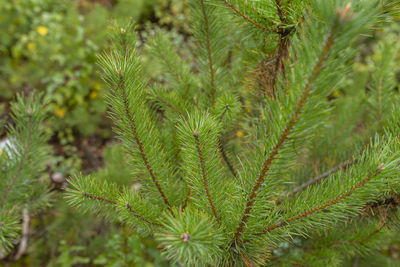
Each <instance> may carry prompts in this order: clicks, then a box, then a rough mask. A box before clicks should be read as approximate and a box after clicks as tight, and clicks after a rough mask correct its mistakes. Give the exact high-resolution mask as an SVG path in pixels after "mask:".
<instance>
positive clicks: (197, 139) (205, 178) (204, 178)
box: [193, 129, 221, 224]
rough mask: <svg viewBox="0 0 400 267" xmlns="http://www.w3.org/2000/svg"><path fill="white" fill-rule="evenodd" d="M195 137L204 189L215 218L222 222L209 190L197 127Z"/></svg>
mask: <svg viewBox="0 0 400 267" xmlns="http://www.w3.org/2000/svg"><path fill="white" fill-rule="evenodd" d="M193 137H194V140H195V142H196V149H197V153H198V155H199V161H200V167H201V172H202V176H203V182H204V189H205V190H206V194H207V198H208V201H209V203H210V206H211V209H212V211H213V213H214V216H215V219H217V222H218V223H219V224H220V223H221V221H220V219H219V217H218V215H217V211H216V209H215V206H214V202H213V200H212V198H211V195H210V192H209V189H208V181H207V176H206V169H205V166H204V165H205V164H204V158H203V153H202V152H201V149H200V141H199V133H198V132H197V130H196V129H195V131H194V133H193Z"/></svg>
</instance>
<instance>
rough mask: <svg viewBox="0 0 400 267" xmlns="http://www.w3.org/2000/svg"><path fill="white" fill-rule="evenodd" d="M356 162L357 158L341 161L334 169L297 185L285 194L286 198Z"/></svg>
mask: <svg viewBox="0 0 400 267" xmlns="http://www.w3.org/2000/svg"><path fill="white" fill-rule="evenodd" d="M356 162H357V160H356V159H355V160H346V161H344V162H342V163H340V164H339V165H337V166H336V167H334V168H332V169H330V170H328V171H326V172H324V173H322V174H321V175H318V176H317V177H315V178H313V179H311V180H309V181H308V182H306V183H304V184H302V185H299V186H298V187H296V188H295V189H293V191H291V192H289V193H288V194H287V195H286V196H285V198H286V197H290V196H293V195H295V194H297V193H298V192H301V191H304V190H305V189H306V188H307V187H309V186H311V185H314V184H316V183H318V182H320V181H321V180H323V179H325V178H326V177H328V176H329V175H331V174H332V173H335V172H337V171H339V170H342V169H346V168H347V167H348V166H350V165H353V164H355V163H356Z"/></svg>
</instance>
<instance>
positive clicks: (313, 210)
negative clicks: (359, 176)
mask: <svg viewBox="0 0 400 267" xmlns="http://www.w3.org/2000/svg"><path fill="white" fill-rule="evenodd" d="M383 169H384V165H383V163H382V164H380V165H379V166H378V168H377V169H376V170H375V172H373V173H371V174H369V175H368V176H367V178H365V179H364V180H362V181H361V182H359V183H357V184H356V185H355V186H353V187H352V188H351V189H350V190H349V191H347V192H345V193H343V194H341V195H340V196H338V197H336V198H335V199H333V200H331V201H329V202H326V203H324V204H322V205H320V206H317V207H315V208H312V209H310V210H308V211H305V212H303V213H300V214H298V215H296V216H293V217H291V218H289V219H287V220H285V221H280V222H278V223H277V224H274V225H272V226H269V227H267V228H266V229H265V230H264V231H263V232H262V233H261V234H266V233H268V232H270V231H272V230H274V229H276V228H279V227H282V226H285V225H287V224H289V223H290V222H293V221H296V220H299V219H302V218H305V217H307V216H309V215H311V214H313V213H316V212H318V211H321V210H325V209H326V208H329V207H331V206H333V205H335V204H336V203H338V202H340V201H341V200H343V199H345V198H347V197H349V196H351V195H352V194H353V193H354V192H355V191H356V190H357V189H359V188H361V187H363V186H364V185H365V184H366V183H368V182H369V181H370V180H371V179H372V178H373V177H375V176H377V175H378V174H379V173H380V172H382V171H383Z"/></svg>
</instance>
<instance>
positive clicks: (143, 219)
mask: <svg viewBox="0 0 400 267" xmlns="http://www.w3.org/2000/svg"><path fill="white" fill-rule="evenodd" d="M126 208H127V209H128V210H129V211H130V212H131V213H132V214H133V215H134V216H135V217H136V218H138V219H140V220H142V221H144V222H146V223H148V224H152V225H155V226H161V224H159V223H155V222H151V221H149V220H148V219H146V218H145V217H143V216H141V215H139V214H138V213H137V212H136V211H135V210H134V209H133V208H132V206H131V205H130V204H129V202H126Z"/></svg>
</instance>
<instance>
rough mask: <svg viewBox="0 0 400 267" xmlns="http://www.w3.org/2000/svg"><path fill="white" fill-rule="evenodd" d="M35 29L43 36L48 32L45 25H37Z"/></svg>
mask: <svg viewBox="0 0 400 267" xmlns="http://www.w3.org/2000/svg"><path fill="white" fill-rule="evenodd" d="M36 31H37V32H38V33H39V34H40V35H42V36H45V35H46V34H47V33H48V32H49V29H47V27H45V26H39V27H37V28H36Z"/></svg>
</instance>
